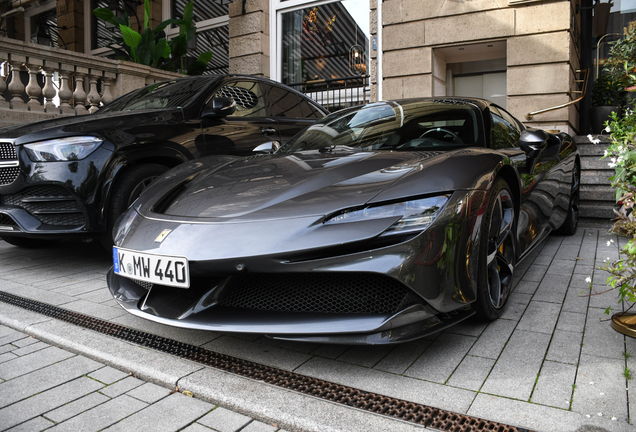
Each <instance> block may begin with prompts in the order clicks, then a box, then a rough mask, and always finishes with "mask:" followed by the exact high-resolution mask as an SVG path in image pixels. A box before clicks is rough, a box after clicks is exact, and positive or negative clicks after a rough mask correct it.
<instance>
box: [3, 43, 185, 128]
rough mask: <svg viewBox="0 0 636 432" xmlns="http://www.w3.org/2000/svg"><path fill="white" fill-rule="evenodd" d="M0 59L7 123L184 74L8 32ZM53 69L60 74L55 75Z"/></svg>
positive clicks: (66, 111) (92, 106)
mask: <svg viewBox="0 0 636 432" xmlns="http://www.w3.org/2000/svg"><path fill="white" fill-rule="evenodd" d="M0 64H2V65H3V68H4V69H3V71H4V73H0V112H2V114H0V116H1V117H4V118H5V121H3V122H2V123H4V124H11V123H21V122H25V121H35V120H39V119H43V118H50V117H57V116H60V115H81V114H88V113H93V112H95V111H97V110H98V109H99V107H100V106H102V105H107V104H109V103H110V102H111V101H113V100H114V99H115V98H117V97H119V96H121V95H124V94H126V93H128V92H130V91H132V90H135V89H138V88H141V87H144V86H146V85H148V84H153V83H155V82H160V81H164V80H167V79H170V78H174V77H180V76H182V75H180V74H178V73H174V72H167V71H163V70H159V69H153V68H151V67H148V66H144V65H139V64H134V63H130V62H125V61H120V60H110V59H107V58H104V57H98V56H92V55H88V54H82V53H76V52H73V51H67V50H63V49H60V48H53V47H47V46H43V45H36V44H32V43H25V42H22V41H18V40H14V39H8V38H4V37H0ZM26 74H28V81H27V83H26V84H25V83H24V81H25V79H24V76H25V75H26ZM40 74H41V75H42V76H38V75H40ZM21 75H22V77H21ZM54 75H57V76H58V77H59V79H57V80H54V79H53V77H54ZM7 82H8V84H7ZM7 90H8V92H7ZM3 94H4V96H3ZM9 94H10V96H9V97H5V96H8V95H9ZM27 112H28V113H33V114H32V115H26V113H27ZM11 113H14V114H18V113H21V115H14V116H11V115H10V114H11ZM36 113H39V115H38V114H36ZM12 118H13V120H12Z"/></svg>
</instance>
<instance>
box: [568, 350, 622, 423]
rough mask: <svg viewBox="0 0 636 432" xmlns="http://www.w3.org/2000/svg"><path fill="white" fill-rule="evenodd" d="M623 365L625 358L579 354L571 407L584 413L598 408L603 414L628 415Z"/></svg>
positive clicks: (595, 411)
mask: <svg viewBox="0 0 636 432" xmlns="http://www.w3.org/2000/svg"><path fill="white" fill-rule="evenodd" d="M621 357H622V356H621ZM624 367H625V359H624V358H621V359H609V358H607V357H599V356H595V355H589V354H585V353H583V354H581V362H580V364H579V370H578V373H577V375H576V388H575V389H574V397H573V400H572V411H576V412H579V413H581V414H583V415H585V414H591V415H595V414H597V413H599V412H601V413H603V415H604V416H608V417H612V416H615V417H617V418H618V419H621V420H625V419H627V403H626V402H627V400H626V394H627V392H626V391H625V388H626V387H625V377H624V376H623V369H624Z"/></svg>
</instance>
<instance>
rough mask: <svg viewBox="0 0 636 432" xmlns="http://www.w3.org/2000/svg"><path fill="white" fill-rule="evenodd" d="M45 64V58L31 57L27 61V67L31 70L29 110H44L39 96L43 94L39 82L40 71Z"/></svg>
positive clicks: (28, 92)
mask: <svg viewBox="0 0 636 432" xmlns="http://www.w3.org/2000/svg"><path fill="white" fill-rule="evenodd" d="M43 64H44V61H43V60H40V59H33V58H30V59H29V62H28V63H27V69H28V71H29V83H28V84H27V86H26V93H27V95H28V96H29V101H28V102H27V108H28V110H29V111H39V112H44V106H42V104H41V103H40V101H39V100H38V98H39V97H40V95H41V94H42V89H41V88H40V85H39V84H38V73H40V68H41V67H42V65H43Z"/></svg>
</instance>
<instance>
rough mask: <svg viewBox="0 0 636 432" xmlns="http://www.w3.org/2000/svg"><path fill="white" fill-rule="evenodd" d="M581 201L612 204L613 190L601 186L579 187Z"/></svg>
mask: <svg viewBox="0 0 636 432" xmlns="http://www.w3.org/2000/svg"><path fill="white" fill-rule="evenodd" d="M581 200H586V201H607V202H610V203H613V202H614V188H613V187H611V186H602V185H581Z"/></svg>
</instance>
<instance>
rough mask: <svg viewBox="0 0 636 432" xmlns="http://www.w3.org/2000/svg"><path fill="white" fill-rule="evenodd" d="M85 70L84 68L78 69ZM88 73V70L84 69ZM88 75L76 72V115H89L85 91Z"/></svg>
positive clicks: (74, 98) (74, 97)
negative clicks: (85, 80) (85, 81)
mask: <svg viewBox="0 0 636 432" xmlns="http://www.w3.org/2000/svg"><path fill="white" fill-rule="evenodd" d="M77 69H84V68H79V67H78V68H77ZM84 70H86V72H88V69H84ZM85 78H86V74H85V73H82V72H75V91H74V92H73V100H74V101H75V114H77V115H80V114H88V111H87V110H86V106H85V105H86V92H85V91H84V79H85Z"/></svg>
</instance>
